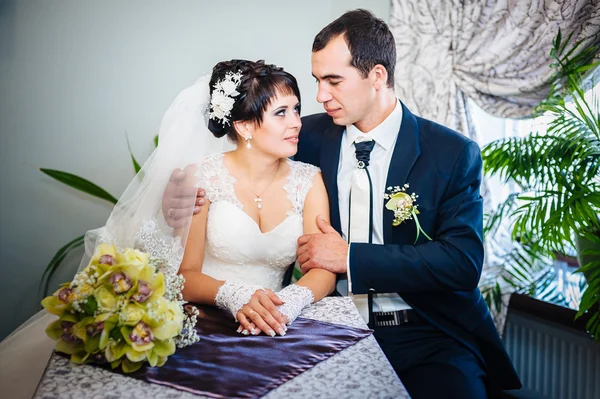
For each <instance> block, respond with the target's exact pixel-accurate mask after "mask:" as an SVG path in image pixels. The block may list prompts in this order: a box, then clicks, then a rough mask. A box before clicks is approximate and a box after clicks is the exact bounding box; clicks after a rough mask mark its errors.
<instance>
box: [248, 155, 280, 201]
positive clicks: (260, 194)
mask: <svg viewBox="0 0 600 399" xmlns="http://www.w3.org/2000/svg"><path fill="white" fill-rule="evenodd" d="M279 166H280V163H278V164H277V170H276V171H275V173H274V174H273V178H272V179H271V181H270V182H269V184H267V186H266V187H265V188H264V189H263V190H262V191H261V192H260V193H258V194H257V193H256V192H255V191H254V190H252V189H251V188H250V186H249V185H248V184H246V182H245V181H244V180H243V179H242V180H241V182H242V184H243V185H244V186H245V187H246V188H247V189H248V191H250V192H251V193H252V194H254V202H255V203H256V207H257V208H258V210H259V211H260V210H261V209H262V207H263V205H262V197H261V196H262V195H263V194H264V193H265V191H267V189H268V188H269V187H271V184H273V182H274V181H275V178H276V177H277V175H278V174H279Z"/></svg>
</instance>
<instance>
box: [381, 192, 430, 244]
mask: <svg viewBox="0 0 600 399" xmlns="http://www.w3.org/2000/svg"><path fill="white" fill-rule="evenodd" d="M407 188H408V183H407V184H405V185H404V186H402V187H400V186H395V187H391V186H390V187H388V188H387V191H388V192H386V193H385V194H384V195H383V198H385V199H386V200H389V201H388V202H386V204H385V207H386V208H387V209H389V210H390V211H392V212H394V221H393V222H392V225H393V226H398V225H400V224H401V223H402V222H404V221H405V220H410V219H414V220H415V224H416V226H417V236H416V237H415V243H416V242H417V240H418V239H419V235H420V234H421V233H423V235H424V236H425V237H427V238H428V239H429V241H432V239H431V237H429V236H428V235H427V233H425V231H423V229H422V228H421V224H420V223H419V218H418V217H417V215H418V214H419V210H418V209H417V207H418V205H417V198H419V196H418V195H416V194H415V193H412V194H410V195H409V194H408V193H407V192H406V189H407Z"/></svg>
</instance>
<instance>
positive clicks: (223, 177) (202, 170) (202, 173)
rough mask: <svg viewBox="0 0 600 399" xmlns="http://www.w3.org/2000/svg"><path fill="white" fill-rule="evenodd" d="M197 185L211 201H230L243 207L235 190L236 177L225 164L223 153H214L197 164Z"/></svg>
mask: <svg viewBox="0 0 600 399" xmlns="http://www.w3.org/2000/svg"><path fill="white" fill-rule="evenodd" d="M196 166H197V168H196V179H197V185H198V187H200V188H203V189H204V191H206V197H207V198H208V200H209V201H210V202H216V201H229V202H231V203H233V204H236V205H237V206H238V207H241V204H240V203H239V201H238V200H237V198H236V196H235V192H234V188H233V187H234V184H235V179H234V178H233V176H231V175H230V174H229V172H228V171H227V169H225V166H224V165H223V154H213V155H209V156H207V157H206V158H204V159H203V160H202V161H200V162H198V163H197V164H196Z"/></svg>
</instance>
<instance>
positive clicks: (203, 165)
mask: <svg viewBox="0 0 600 399" xmlns="http://www.w3.org/2000/svg"><path fill="white" fill-rule="evenodd" d="M223 154H224V153H222V152H220V153H216V154H209V155H206V156H204V157H203V158H202V159H200V160H199V161H198V162H196V166H197V167H198V169H199V170H203V171H209V170H213V171H216V170H220V169H221V168H222V167H223Z"/></svg>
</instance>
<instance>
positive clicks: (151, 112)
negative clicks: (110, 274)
mask: <svg viewBox="0 0 600 399" xmlns="http://www.w3.org/2000/svg"><path fill="white" fill-rule="evenodd" d="M358 7H364V8H368V9H370V10H372V11H373V12H374V13H375V14H376V15H378V16H379V17H381V18H383V19H385V20H386V21H387V20H388V14H389V1H388V0H377V1H366V0H363V1H358V0H355V1H342V0H338V1H334V0H331V1H322V0H319V1H317V0H305V1H303V2H282V1H274V0H262V1H254V2H249V1H243V0H240V1H235V0H227V1H226V0H221V1H218V2H217V1H211V2H209V1H181V0H180V1H177V2H167V1H157V0H150V1H141V0H139V1H135V0H127V1H116V0H110V1H106V0H104V1H100V0H97V1H91V0H89V1H76V0H62V1H58V0H55V1H31V0H29V1H17V0H0V259H1V263H0V264H1V270H2V277H1V278H0V320H1V323H0V339H1V338H3V337H5V336H6V335H8V334H9V333H10V332H11V331H12V330H13V329H14V328H15V327H17V326H18V325H19V324H20V323H22V322H23V321H25V320H26V319H27V318H28V317H29V316H31V315H32V314H33V313H35V312H36V311H37V310H38V309H39V308H40V306H39V300H40V299H41V294H40V293H39V292H38V284H39V281H40V278H41V276H42V273H43V270H44V268H45V266H46V265H47V263H48V262H49V260H50V259H51V258H52V256H53V255H54V253H55V252H56V250H57V249H58V248H60V247H61V246H63V245H64V244H66V243H67V242H69V241H70V240H71V239H73V238H75V237H77V236H78V235H81V234H83V233H84V232H85V231H86V230H88V229H91V228H95V227H98V226H100V225H102V224H103V223H104V221H105V219H106V218H107V216H108V214H109V213H110V209H111V206H110V204H109V203H104V202H102V201H100V200H97V199H94V198H91V197H89V196H87V195H85V194H83V193H79V192H77V191H75V190H73V189H70V188H68V187H66V186H64V185H61V184H60V183H57V182H55V181H53V180H52V179H50V178H49V177H46V176H44V175H43V174H42V173H40V172H39V171H38V170H37V169H36V168H39V167H45V168H52V169H59V170H64V171H69V172H72V173H76V174H78V175H80V176H83V177H85V178H87V179H89V180H91V181H93V182H95V183H97V184H98V185H100V186H102V187H104V188H105V189H106V190H107V191H108V192H110V193H111V194H113V195H114V196H119V195H120V194H121V192H122V191H123V190H124V188H125V187H126V186H127V184H128V182H129V180H130V179H131V178H132V177H133V168H132V166H131V161H130V158H129V154H128V151H127V143H126V139H125V134H126V133H127V134H128V136H129V139H130V142H131V147H132V149H133V152H134V153H135V155H136V157H137V158H138V160H141V161H143V160H145V159H146V157H147V156H148V155H149V154H150V152H151V151H152V149H153V146H152V137H153V136H154V134H155V133H156V131H157V128H158V125H159V123H160V119H161V117H162V114H163V113H164V111H165V110H166V108H167V107H168V105H169V104H170V103H171V101H172V100H173V99H174V98H175V96H176V95H177V93H178V92H179V91H181V90H182V89H183V88H185V87H187V86H189V85H190V84H192V83H193V82H194V80H195V79H196V78H197V77H198V76H200V75H201V74H203V73H205V72H210V70H211V68H212V66H213V65H214V64H215V63H216V62H217V61H220V60H224V59H231V58H247V59H265V60H267V61H268V62H270V63H275V64H278V65H282V66H284V67H285V68H286V69H287V70H288V71H290V72H291V73H293V74H294V75H295V76H296V77H297V78H298V81H299V83H300V89H301V91H302V95H303V112H304V114H310V113H314V112H318V111H320V109H321V108H320V106H319V105H318V104H317V102H316V100H315V96H316V85H315V83H314V79H313V78H312V77H311V75H310V48H311V44H312V40H313V38H314V36H315V34H316V33H318V32H319V30H320V29H321V28H323V27H324V26H325V25H326V24H327V23H329V22H330V21H332V20H333V19H335V18H337V17H338V16H339V15H341V14H342V13H343V12H344V11H346V10H349V9H353V8H358ZM79 256H80V253H78V254H75V255H74V256H72V257H70V258H69V259H67V264H66V265H64V267H62V268H61V269H60V271H59V272H58V274H57V276H56V278H55V279H53V280H52V285H53V287H56V285H57V284H58V283H60V282H63V281H66V280H69V279H70V278H71V277H72V274H73V273H74V271H75V270H76V268H77V266H78V262H79Z"/></svg>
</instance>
